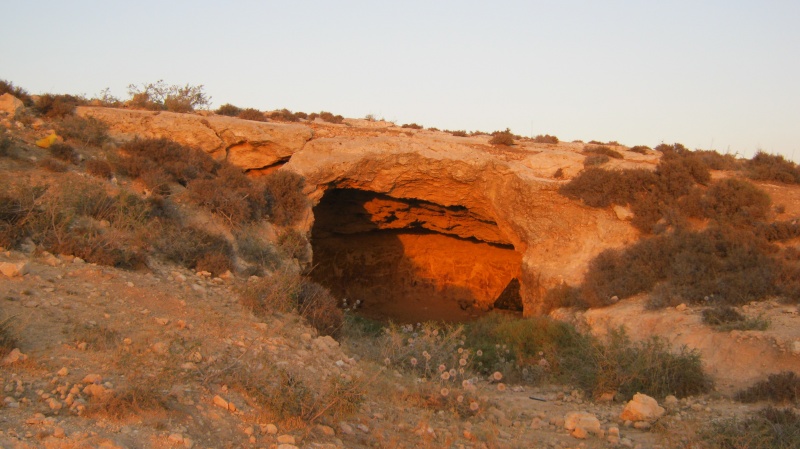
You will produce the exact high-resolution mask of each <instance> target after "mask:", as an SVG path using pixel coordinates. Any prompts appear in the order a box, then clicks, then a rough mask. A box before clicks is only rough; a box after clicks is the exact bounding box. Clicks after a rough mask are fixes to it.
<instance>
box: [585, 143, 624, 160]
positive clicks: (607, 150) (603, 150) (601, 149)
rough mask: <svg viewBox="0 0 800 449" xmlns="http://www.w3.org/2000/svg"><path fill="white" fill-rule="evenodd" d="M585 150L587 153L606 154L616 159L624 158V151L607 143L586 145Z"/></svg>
mask: <svg viewBox="0 0 800 449" xmlns="http://www.w3.org/2000/svg"><path fill="white" fill-rule="evenodd" d="M583 151H584V152H585V153H593V154H599V155H604V156H608V157H611V158H614V159H623V156H622V153H620V152H619V151H617V150H614V149H612V148H611V147H608V146H606V145H600V146H591V147H586V149H585V150H583Z"/></svg>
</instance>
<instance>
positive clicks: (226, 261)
mask: <svg viewBox="0 0 800 449" xmlns="http://www.w3.org/2000/svg"><path fill="white" fill-rule="evenodd" d="M195 269H196V270H197V271H207V272H209V273H211V275H212V276H219V275H221V274H222V273H225V272H226V271H231V270H232V269H233V262H231V256H229V255H226V254H222V253H206V254H203V255H202V256H201V257H200V258H199V259H197V264H196V265H195Z"/></svg>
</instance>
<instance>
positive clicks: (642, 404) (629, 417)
mask: <svg viewBox="0 0 800 449" xmlns="http://www.w3.org/2000/svg"><path fill="white" fill-rule="evenodd" d="M664 413H666V410H664V408H663V407H660V406H659V405H658V402H657V401H656V400H655V399H653V398H651V397H650V396H647V395H646V394H641V393H636V394H635V395H633V399H631V400H630V401H629V402H628V403H627V404H626V405H625V409H623V410H622V413H621V414H620V415H619V419H621V420H623V421H633V422H636V421H647V422H650V423H652V422H653V421H655V420H656V419H658V418H660V417H662V416H664Z"/></svg>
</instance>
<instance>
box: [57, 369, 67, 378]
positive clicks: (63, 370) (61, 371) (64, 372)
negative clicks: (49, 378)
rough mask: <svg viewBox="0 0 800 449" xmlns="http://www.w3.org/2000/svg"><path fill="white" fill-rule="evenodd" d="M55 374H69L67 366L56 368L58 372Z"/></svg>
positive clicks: (62, 375)
mask: <svg viewBox="0 0 800 449" xmlns="http://www.w3.org/2000/svg"><path fill="white" fill-rule="evenodd" d="M56 374H58V375H59V376H61V377H64V376H66V375H67V374H69V370H68V369H67V367H66V366H65V367H63V368H61V369H60V370H58V372H57V373H56Z"/></svg>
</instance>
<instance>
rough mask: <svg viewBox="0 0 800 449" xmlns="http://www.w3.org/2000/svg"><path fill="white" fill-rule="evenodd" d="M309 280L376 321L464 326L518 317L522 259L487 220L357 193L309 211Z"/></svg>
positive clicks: (332, 193)
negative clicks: (484, 318)
mask: <svg viewBox="0 0 800 449" xmlns="http://www.w3.org/2000/svg"><path fill="white" fill-rule="evenodd" d="M311 244H312V248H313V251H314V262H313V264H314V267H313V269H312V271H311V274H310V275H311V277H312V278H313V279H314V280H315V281H317V282H319V283H320V284H322V285H324V286H325V287H327V288H329V289H330V290H331V292H332V293H333V294H334V295H335V296H336V297H337V298H339V299H340V300H342V301H345V300H346V302H347V305H346V306H345V307H350V308H352V307H353V306H354V305H355V304H358V305H357V307H356V309H355V310H356V312H357V313H359V314H361V315H363V316H365V317H368V318H371V319H376V320H379V321H389V320H391V321H393V322H396V323H415V322H421V321H428V320H435V321H445V322H463V321H469V320H472V319H475V318H477V317H479V316H481V315H483V314H485V313H486V312H488V311H489V310H492V309H494V308H500V309H505V310H509V311H514V312H521V310H522V305H521V300H520V294H519V282H518V281H517V278H518V276H519V272H520V265H521V260H522V256H521V254H520V253H518V252H517V251H515V249H514V246H513V245H512V244H511V242H510V241H509V240H508V238H507V237H506V236H505V235H504V234H503V233H502V232H501V231H500V229H499V228H498V226H497V224H496V223H495V222H494V221H493V220H492V219H490V218H487V217H485V216H481V215H479V214H477V213H475V212H473V211H470V210H469V209H468V208H466V207H464V206H442V205H439V204H436V203H431V202H427V201H422V200H417V199H403V198H394V197H391V196H387V195H383V194H378V193H375V192H369V191H364V190H357V189H329V190H327V191H326V192H325V194H324V195H323V197H322V199H321V200H320V202H319V204H318V205H317V206H315V207H314V226H313V228H312V231H311Z"/></svg>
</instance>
